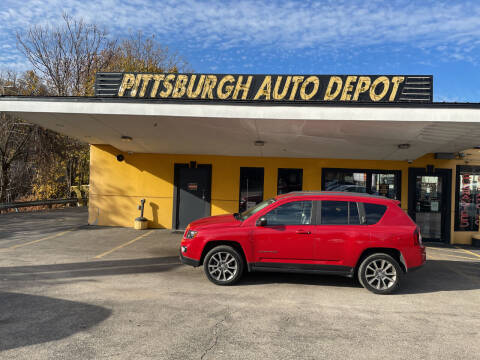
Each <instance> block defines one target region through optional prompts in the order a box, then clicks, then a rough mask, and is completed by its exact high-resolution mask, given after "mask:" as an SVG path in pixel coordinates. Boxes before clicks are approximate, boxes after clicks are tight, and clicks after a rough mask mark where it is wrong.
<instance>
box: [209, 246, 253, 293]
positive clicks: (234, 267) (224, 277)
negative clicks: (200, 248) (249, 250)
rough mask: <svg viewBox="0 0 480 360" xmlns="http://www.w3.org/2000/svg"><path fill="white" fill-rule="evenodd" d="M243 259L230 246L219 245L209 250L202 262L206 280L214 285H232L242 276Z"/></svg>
mask: <svg viewBox="0 0 480 360" xmlns="http://www.w3.org/2000/svg"><path fill="white" fill-rule="evenodd" d="M244 267H245V264H244V261H243V257H242V255H240V254H239V252H238V251H237V250H235V249H234V248H233V247H231V246H227V245H219V246H217V247H214V248H213V249H212V250H210V251H209V252H208V253H207V255H206V256H205V259H204V261H203V270H204V271H205V275H207V278H208V280H210V281H211V282H213V283H214V284H216V285H224V286H226V285H233V284H235V283H236V282H237V281H238V280H239V279H240V278H241V277H242V274H243V269H244Z"/></svg>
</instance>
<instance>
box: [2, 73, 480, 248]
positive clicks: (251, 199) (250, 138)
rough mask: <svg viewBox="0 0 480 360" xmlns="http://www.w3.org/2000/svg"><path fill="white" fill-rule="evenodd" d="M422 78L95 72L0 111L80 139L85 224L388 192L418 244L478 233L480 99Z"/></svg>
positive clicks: (462, 239) (174, 220)
mask: <svg viewBox="0 0 480 360" xmlns="http://www.w3.org/2000/svg"><path fill="white" fill-rule="evenodd" d="M432 89H433V79H432V78H431V77H430V76H400V75H399V76H352V75H350V76H333V75H332V76H330V75H328V76H327V75H319V76H315V75H308V76H301V75H299V76H294V75H261V76H260V75H212V74H205V75H203V74H198V75H195V74H119V73H114V74H108V73H107V74H99V76H98V77H97V82H96V92H97V93H96V97H93V98H18V97H2V98H1V99H0V111H8V112H16V113H18V114H20V116H22V117H23V118H25V119H26V120H28V121H32V122H35V123H38V124H40V125H42V126H45V127H47V128H50V129H53V130H55V131H58V132H61V133H64V134H67V135H69V136H73V137H75V138H77V139H80V140H82V141H86V142H88V143H90V144H91V148H90V149H91V152H90V156H91V159H90V191H89V194H90V201H89V223H90V224H96V225H110V226H132V225H133V220H134V219H135V218H136V217H137V216H138V215H139V211H138V208H137V207H138V205H139V204H140V200H141V199H145V200H146V202H145V214H144V215H145V217H146V218H147V219H148V220H149V226H150V227H154V228H168V229H184V228H185V227H186V226H187V225H188V223H189V222H191V221H192V220H194V219H197V218H200V217H203V216H209V215H220V214H226V213H233V212H241V211H244V210H246V209H248V208H249V207H251V206H254V205H255V204H257V203H259V202H260V201H262V200H265V199H268V198H271V197H274V196H276V195H277V194H282V193H287V192H290V191H300V190H303V191H308V190H325V191H348V192H361V193H370V194H376V195H382V196H386V197H389V198H392V199H397V200H399V201H400V204H401V207H402V209H403V210H405V211H406V212H408V213H409V215H410V216H411V217H412V218H413V219H414V220H415V221H416V222H417V224H418V225H419V226H420V228H421V231H422V235H423V237H424V239H426V240H430V241H441V242H446V243H453V244H470V243H471V236H472V234H473V233H476V232H478V231H479V215H480V189H479V186H480V150H478V149H476V148H475V147H476V146H480V140H479V139H480V106H479V104H453V103H434V102H432Z"/></svg>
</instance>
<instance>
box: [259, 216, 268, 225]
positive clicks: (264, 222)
mask: <svg viewBox="0 0 480 360" xmlns="http://www.w3.org/2000/svg"><path fill="white" fill-rule="evenodd" d="M265 225H267V218H265V217H263V216H262V217H261V218H259V219H258V220H257V226H265Z"/></svg>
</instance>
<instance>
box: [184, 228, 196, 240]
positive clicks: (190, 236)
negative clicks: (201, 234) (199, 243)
mask: <svg viewBox="0 0 480 360" xmlns="http://www.w3.org/2000/svg"><path fill="white" fill-rule="evenodd" d="M197 234H198V231H195V230H188V231H187V233H186V234H185V239H193V238H194V237H195V236H197Z"/></svg>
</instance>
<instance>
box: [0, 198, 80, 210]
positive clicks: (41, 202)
mask: <svg viewBox="0 0 480 360" xmlns="http://www.w3.org/2000/svg"><path fill="white" fill-rule="evenodd" d="M82 201H83V202H84V201H85V199H82V198H80V199H78V198H70V199H50V200H38V201H23V202H15V203H6V204H0V210H8V209H17V208H21V207H29V206H50V205H57V204H78V203H79V202H80V203H82Z"/></svg>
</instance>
